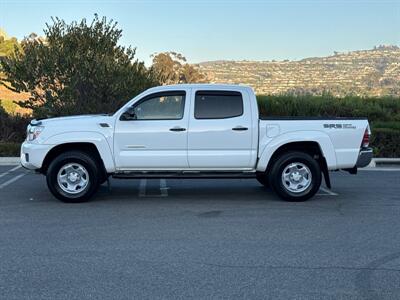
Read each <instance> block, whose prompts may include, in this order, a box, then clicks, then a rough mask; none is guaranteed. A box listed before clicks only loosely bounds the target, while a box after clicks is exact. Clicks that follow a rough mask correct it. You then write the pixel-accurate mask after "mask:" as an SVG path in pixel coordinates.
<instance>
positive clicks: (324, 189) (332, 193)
mask: <svg viewBox="0 0 400 300" xmlns="http://www.w3.org/2000/svg"><path fill="white" fill-rule="evenodd" d="M319 190H320V191H323V192H324V193H326V194H321V193H318V194H317V195H319V196H337V195H339V194H337V193H334V192H332V191H331V190H328V189H326V188H323V187H320V188H319Z"/></svg>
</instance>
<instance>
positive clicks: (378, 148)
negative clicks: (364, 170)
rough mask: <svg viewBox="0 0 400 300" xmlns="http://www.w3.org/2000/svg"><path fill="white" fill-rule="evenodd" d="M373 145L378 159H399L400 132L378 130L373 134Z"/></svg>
mask: <svg viewBox="0 0 400 300" xmlns="http://www.w3.org/2000/svg"><path fill="white" fill-rule="evenodd" d="M371 145H372V146H373V148H374V156H376V157H399V156H400V151H399V146H400V130H396V129H391V128H376V129H374V130H373V132H372V137H371Z"/></svg>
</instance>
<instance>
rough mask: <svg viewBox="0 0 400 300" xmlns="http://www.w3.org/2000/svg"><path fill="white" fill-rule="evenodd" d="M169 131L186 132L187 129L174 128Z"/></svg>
mask: <svg viewBox="0 0 400 300" xmlns="http://www.w3.org/2000/svg"><path fill="white" fill-rule="evenodd" d="M169 131H186V128H182V127H173V128H170V129H169Z"/></svg>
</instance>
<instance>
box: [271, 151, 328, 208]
mask: <svg viewBox="0 0 400 300" xmlns="http://www.w3.org/2000/svg"><path fill="white" fill-rule="evenodd" d="M321 177H322V176H321V168H320V166H319V164H318V162H317V161H316V160H315V159H314V158H313V157H311V156H310V155H309V154H307V153H303V152H295V151H293V152H287V153H284V154H282V155H281V156H280V157H278V159H277V160H276V162H275V163H274V164H273V165H272V168H271V171H270V172H269V183H270V185H271V187H272V188H273V190H274V191H275V192H276V193H277V194H278V196H279V197H281V198H282V199H285V200H287V201H295V202H299V201H305V200H308V199H309V198H311V197H312V196H314V195H315V193H316V192H317V191H318V190H319V187H320V185H321Z"/></svg>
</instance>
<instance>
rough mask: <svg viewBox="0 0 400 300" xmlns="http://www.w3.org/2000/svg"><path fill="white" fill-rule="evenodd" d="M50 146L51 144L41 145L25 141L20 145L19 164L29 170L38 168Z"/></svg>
mask: <svg viewBox="0 0 400 300" xmlns="http://www.w3.org/2000/svg"><path fill="white" fill-rule="evenodd" d="M52 147H53V145H42V144H35V143H30V142H27V141H25V142H24V143H22V145H21V155H20V158H21V165H22V166H23V167H24V168H26V169H29V170H37V169H40V168H41V167H42V164H43V161H44V158H45V157H46V155H47V153H48V152H49V151H50V149H51V148H52Z"/></svg>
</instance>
